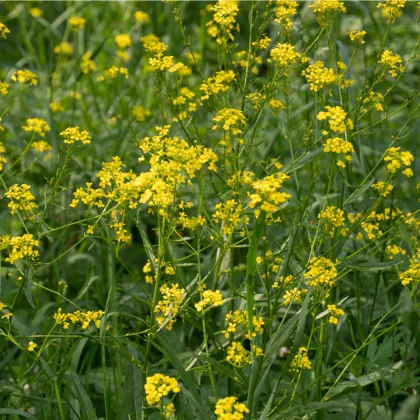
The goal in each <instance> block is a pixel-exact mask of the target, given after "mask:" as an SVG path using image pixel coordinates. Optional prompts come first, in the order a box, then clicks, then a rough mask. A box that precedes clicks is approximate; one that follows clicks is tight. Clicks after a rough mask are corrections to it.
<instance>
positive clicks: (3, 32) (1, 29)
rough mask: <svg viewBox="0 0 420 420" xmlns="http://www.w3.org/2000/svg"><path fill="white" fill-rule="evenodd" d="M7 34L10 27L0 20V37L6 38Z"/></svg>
mask: <svg viewBox="0 0 420 420" xmlns="http://www.w3.org/2000/svg"><path fill="white" fill-rule="evenodd" d="M8 34H10V29H9V28H8V27H7V26H6V25H5V24H4V23H1V22H0V38H4V39H6V38H7V35H8Z"/></svg>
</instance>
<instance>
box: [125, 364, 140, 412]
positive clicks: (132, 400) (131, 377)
mask: <svg viewBox="0 0 420 420" xmlns="http://www.w3.org/2000/svg"><path fill="white" fill-rule="evenodd" d="M122 394H123V400H122V406H121V419H122V420H139V419H142V418H143V413H142V408H143V385H142V372H141V369H140V368H139V367H138V366H136V365H134V364H133V363H129V364H128V366H127V371H126V373H125V380H124V388H123V393H122Z"/></svg>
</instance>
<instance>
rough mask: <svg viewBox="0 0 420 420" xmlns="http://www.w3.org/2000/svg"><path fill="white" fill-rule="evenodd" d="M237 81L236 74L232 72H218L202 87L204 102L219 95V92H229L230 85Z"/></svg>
mask: <svg viewBox="0 0 420 420" xmlns="http://www.w3.org/2000/svg"><path fill="white" fill-rule="evenodd" d="M234 80H235V73H234V72H233V71H232V70H227V71H224V70H222V71H218V72H217V73H216V74H215V75H214V76H213V77H209V78H208V79H207V80H206V81H205V82H203V83H202V84H201V86H200V90H202V91H203V95H202V96H201V99H202V100H207V99H209V98H210V96H211V95H217V94H218V93H219V92H227V91H228V90H229V85H230V83H231V82H233V81H234Z"/></svg>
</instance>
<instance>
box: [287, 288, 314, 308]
mask: <svg viewBox="0 0 420 420" xmlns="http://www.w3.org/2000/svg"><path fill="white" fill-rule="evenodd" d="M306 293H308V291H307V290H306V289H298V288H297V287H295V288H293V289H291V290H287V291H286V293H285V294H284V296H283V305H285V306H287V305H290V304H291V303H300V302H302V301H303V298H304V297H305V295H306Z"/></svg>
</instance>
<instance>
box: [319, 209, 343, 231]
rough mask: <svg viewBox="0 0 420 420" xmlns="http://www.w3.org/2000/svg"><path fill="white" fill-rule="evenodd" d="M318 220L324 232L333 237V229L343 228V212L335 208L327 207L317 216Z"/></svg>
mask: <svg viewBox="0 0 420 420" xmlns="http://www.w3.org/2000/svg"><path fill="white" fill-rule="evenodd" d="M318 219H320V220H321V221H322V222H323V225H324V227H325V229H326V231H327V232H328V233H329V234H330V235H331V236H334V232H335V229H337V228H339V227H341V226H344V210H341V209H339V208H337V207H335V206H328V207H327V208H326V209H325V210H323V211H321V212H320V213H319V214H318Z"/></svg>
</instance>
